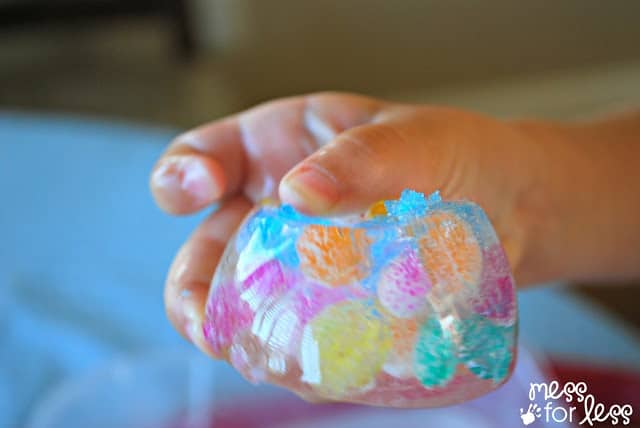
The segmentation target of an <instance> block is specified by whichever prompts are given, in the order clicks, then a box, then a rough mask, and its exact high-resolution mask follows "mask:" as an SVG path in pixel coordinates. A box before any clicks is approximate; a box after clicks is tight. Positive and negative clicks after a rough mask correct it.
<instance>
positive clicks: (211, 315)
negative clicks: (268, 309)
mask: <svg viewBox="0 0 640 428" xmlns="http://www.w3.org/2000/svg"><path fill="white" fill-rule="evenodd" d="M252 320H253V312H252V311H251V308H250V307H249V305H248V304H247V302H245V301H243V300H242V299H240V294H239V293H238V290H237V289H236V288H235V286H234V285H233V284H225V285H220V286H217V287H214V288H213V289H212V290H211V294H210V297H209V299H208V301H207V306H206V308H205V320H204V323H203V326H202V329H203V334H204V337H205V339H206V340H207V342H208V343H209V345H211V348H212V349H213V352H214V353H215V354H216V355H222V354H223V353H224V352H226V349H227V348H228V347H229V346H230V345H231V343H232V340H233V338H234V336H235V335H236V334H237V333H238V332H240V331H242V330H243V329H246V328H248V327H249V326H250V325H251V322H252Z"/></svg>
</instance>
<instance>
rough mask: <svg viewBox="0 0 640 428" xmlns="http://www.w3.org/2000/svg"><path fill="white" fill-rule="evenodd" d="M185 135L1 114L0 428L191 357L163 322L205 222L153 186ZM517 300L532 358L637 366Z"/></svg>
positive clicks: (580, 321)
mask: <svg viewBox="0 0 640 428" xmlns="http://www.w3.org/2000/svg"><path fill="white" fill-rule="evenodd" d="M175 133H176V132H175V131H173V130H168V129H158V128H148V127H140V126H131V125H127V124H118V123H105V122H99V121H94V120H87V119H80V118H78V119H65V118H63V117H54V116H29V115H23V114H18V113H10V112H4V113H2V112H0V186H2V205H1V208H0V331H1V332H2V334H1V335H0V427H3V428H4V427H13V426H20V425H22V423H23V421H24V420H25V418H27V416H28V414H29V412H30V411H31V409H32V408H33V404H34V403H36V402H38V400H41V398H42V397H43V396H44V395H46V393H47V391H48V390H50V389H51V388H52V387H54V386H55V385H56V384H58V383H60V382H61V381H63V380H64V379H66V378H68V377H70V376H79V375H81V374H83V373H88V372H90V371H91V370H92V369H93V368H95V367H97V366H100V365H102V364H105V363H106V362H109V361H111V360H113V359H114V358H117V357H118V356H122V355H126V354H130V353H134V352H136V351H141V350H146V349H149V348H159V349H163V348H172V349H176V348H187V347H188V345H187V344H186V343H185V342H184V341H183V340H182V339H181V338H180V337H179V336H178V335H177V333H175V332H174V331H173V330H172V329H171V327H170V325H169V323H168V321H166V318H165V314H164V306H163V302H162V289H163V286H164V277H165V273H166V271H167V269H168V267H169V264H170V262H171V259H172V257H173V255H174V253H175V252H176V251H177V249H178V248H179V246H180V245H181V243H182V242H183V240H184V239H185V237H186V236H187V235H188V234H189V233H190V232H191V230H192V229H193V227H194V226H195V225H196V224H197V223H198V222H199V220H200V219H201V218H202V215H199V216H195V217H189V218H182V219H176V218H172V217H170V216H167V215H165V214H163V213H162V212H160V211H159V210H158V209H157V208H156V207H155V205H154V204H153V201H152V199H151V196H150V195H149V192H148V184H147V182H148V175H149V171H150V169H151V167H152V165H153V164H154V162H155V161H156V159H157V157H158V156H159V154H160V153H161V152H162V150H163V149H164V147H165V145H166V144H167V143H168V141H169V140H170V139H171V138H172V137H173V135H174V134H175ZM519 299H520V304H521V309H522V317H521V330H522V333H521V337H522V338H524V340H526V341H527V342H528V343H530V344H532V345H533V346H534V347H535V348H537V349H540V350H542V351H552V352H556V353H564V354H569V355H580V356H583V357H585V356H591V357H593V358H600V359H604V360H606V361H612V360H616V359H622V360H625V361H628V362H633V361H636V362H637V361H640V351H639V348H638V343H637V340H636V339H635V338H634V337H633V336H632V335H631V334H629V333H628V332H626V331H624V330H623V329H622V328H621V326H620V325H619V324H618V323H616V322H615V321H614V320H612V319H610V318H608V317H606V316H604V315H603V314H602V313H600V312H598V311H597V310H595V309H594V308H592V307H591V306H589V305H585V304H583V303H581V302H579V301H576V300H575V299H573V297H571V296H570V295H568V294H567V293H565V292H561V291H556V290H554V289H551V288H547V289H539V290H535V291H531V292H524V293H521V294H520V296H519ZM594 345H595V346H594ZM603 345H604V346H603ZM234 379H236V380H237V378H234Z"/></svg>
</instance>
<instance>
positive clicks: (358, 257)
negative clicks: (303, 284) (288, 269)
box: [296, 225, 370, 286]
mask: <svg viewBox="0 0 640 428" xmlns="http://www.w3.org/2000/svg"><path fill="white" fill-rule="evenodd" d="M369 244H370V240H369V238H368V237H367V235H366V232H365V231H364V230H362V229H351V228H348V227H338V226H322V225H311V226H308V227H307V228H306V229H305V230H304V231H303V232H302V234H301V235H300V237H299V238H298V241H297V243H296V249H297V250H298V255H299V257H300V269H301V270H302V272H304V273H305V275H307V276H309V277H311V278H314V279H316V280H319V281H322V282H324V283H326V284H329V285H332V286H340V285H346V284H350V283H353V282H355V281H359V280H361V279H363V278H364V277H365V276H367V275H368V274H369V270H370V265H369Z"/></svg>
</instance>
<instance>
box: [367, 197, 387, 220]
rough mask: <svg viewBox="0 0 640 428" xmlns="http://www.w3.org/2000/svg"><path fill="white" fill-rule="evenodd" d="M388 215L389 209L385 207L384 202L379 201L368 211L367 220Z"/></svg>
mask: <svg viewBox="0 0 640 428" xmlns="http://www.w3.org/2000/svg"><path fill="white" fill-rule="evenodd" d="M383 215H387V207H386V206H385V205H384V200H381V201H378V202H376V203H374V204H373V205H371V206H370V207H369V209H368V210H367V214H366V215H365V217H366V218H373V217H379V216H383Z"/></svg>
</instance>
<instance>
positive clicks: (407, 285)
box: [378, 248, 431, 318]
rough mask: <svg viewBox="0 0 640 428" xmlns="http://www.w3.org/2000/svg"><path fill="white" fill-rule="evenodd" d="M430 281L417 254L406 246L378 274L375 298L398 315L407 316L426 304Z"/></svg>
mask: <svg viewBox="0 0 640 428" xmlns="http://www.w3.org/2000/svg"><path fill="white" fill-rule="evenodd" d="M430 289H431V280H430V279H429V275H428V274H427V273H426V272H425V271H424V268H423V267H422V263H420V260H419V258H418V255H417V254H416V253H415V251H414V250H412V249H410V248H409V249H406V250H405V251H404V252H403V253H402V254H400V256H398V257H397V258H396V260H394V261H392V262H391V263H390V264H389V265H388V266H387V267H385V269H384V270H383V271H382V273H381V274H380V279H379V280H378V299H380V303H381V304H382V306H383V307H384V308H385V309H386V310H387V311H389V312H390V313H391V314H392V315H394V316H396V317H398V318H410V317H413V316H415V315H416V314H417V313H419V312H421V311H423V310H424V309H425V308H426V306H427V299H426V298H425V296H426V294H427V292H428V291H429V290H430Z"/></svg>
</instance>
